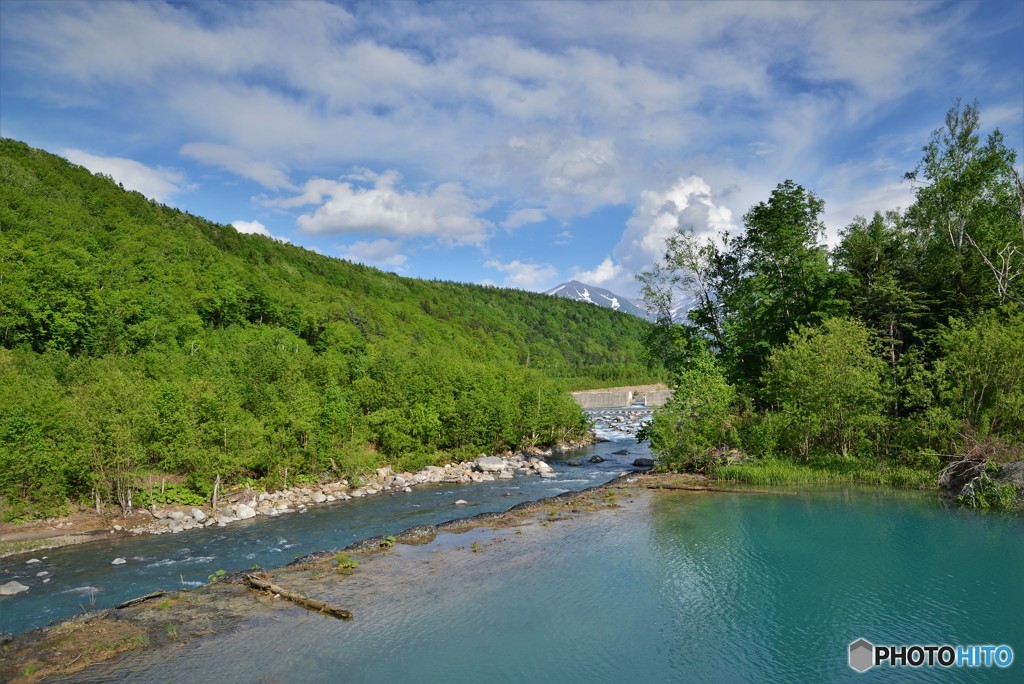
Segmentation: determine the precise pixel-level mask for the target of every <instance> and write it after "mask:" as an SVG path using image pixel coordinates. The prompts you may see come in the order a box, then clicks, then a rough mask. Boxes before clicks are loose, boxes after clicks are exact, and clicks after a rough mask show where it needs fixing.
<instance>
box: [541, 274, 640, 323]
mask: <svg viewBox="0 0 1024 684" xmlns="http://www.w3.org/2000/svg"><path fill="white" fill-rule="evenodd" d="M544 294H547V295H551V296H553V297H561V298H562V299H572V300H574V301H577V302H587V303H588V304H595V305H597V306H600V307H602V308H605V309H612V310H614V311H621V312H623V313H628V314H630V315H631V316H636V317H637V318H642V319H644V320H645V321H651V320H654V319H653V317H652V316H651V315H650V314H649V313H648V312H647V311H645V310H644V309H642V308H641V307H639V306H637V305H636V304H634V303H633V302H632V301H630V300H629V299H627V298H626V297H623V296H622V295H618V294H615V293H614V292H612V291H611V290H606V289H604V288H603V287H595V286H594V285H587V284H586V283H581V282H580V281H578V280H570V281H569V282H566V283H562V284H561V285H558V286H556V287H553V288H551V289H550V290H548V291H547V292H545V293H544Z"/></svg>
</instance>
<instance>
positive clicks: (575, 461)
mask: <svg viewBox="0 0 1024 684" xmlns="http://www.w3.org/2000/svg"><path fill="white" fill-rule="evenodd" d="M565 465H567V466H572V467H573V468H578V467H580V466H581V465H583V461H581V460H580V459H578V458H570V459H569V460H568V461H566V462H565Z"/></svg>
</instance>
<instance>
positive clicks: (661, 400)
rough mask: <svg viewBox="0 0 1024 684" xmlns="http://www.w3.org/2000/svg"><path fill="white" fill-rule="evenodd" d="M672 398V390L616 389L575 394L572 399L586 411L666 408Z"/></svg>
mask: <svg viewBox="0 0 1024 684" xmlns="http://www.w3.org/2000/svg"><path fill="white" fill-rule="evenodd" d="M671 397H672V390H667V389H648V390H634V389H629V388H615V389H607V390H590V391H587V392H573V393H572V398H573V399H575V400H576V403H577V404H579V405H580V406H581V407H582V408H584V409H602V408H623V407H626V406H664V405H665V402H666V401H668V400H669V399H670V398H671Z"/></svg>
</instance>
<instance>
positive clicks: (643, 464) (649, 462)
mask: <svg viewBox="0 0 1024 684" xmlns="http://www.w3.org/2000/svg"><path fill="white" fill-rule="evenodd" d="M633 465H634V466H635V467H637V468H653V467H654V459H652V458H638V459H635V460H634V461H633Z"/></svg>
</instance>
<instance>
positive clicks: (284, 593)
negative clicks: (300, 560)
mask: <svg viewBox="0 0 1024 684" xmlns="http://www.w3.org/2000/svg"><path fill="white" fill-rule="evenodd" d="M244 579H245V583H246V584H248V585H249V586H250V587H252V588H254V589H259V590H261V591H269V592H270V593H271V594H275V595H278V596H280V597H281V598H283V599H287V600H289V601H291V602H292V603H295V604H298V605H300V606H302V607H303V608H307V609H309V610H315V611H316V612H318V613H324V614H325V615H330V616H331V617H336V618H338V619H340V620H351V619H352V612H351V611H348V610H345V609H344V608H338V607H337V606H332V605H331V604H330V603H326V602H325V601H320V600H317V599H315V598H311V597H309V596H303V595H302V594H299V593H296V592H294V591H289V590H288V589H285V588H284V587H279V586H277V585H276V584H273V583H271V582H268V581H267V580H264V579H260V578H259V577H254V576H253V575H246V576H245V578H244Z"/></svg>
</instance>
